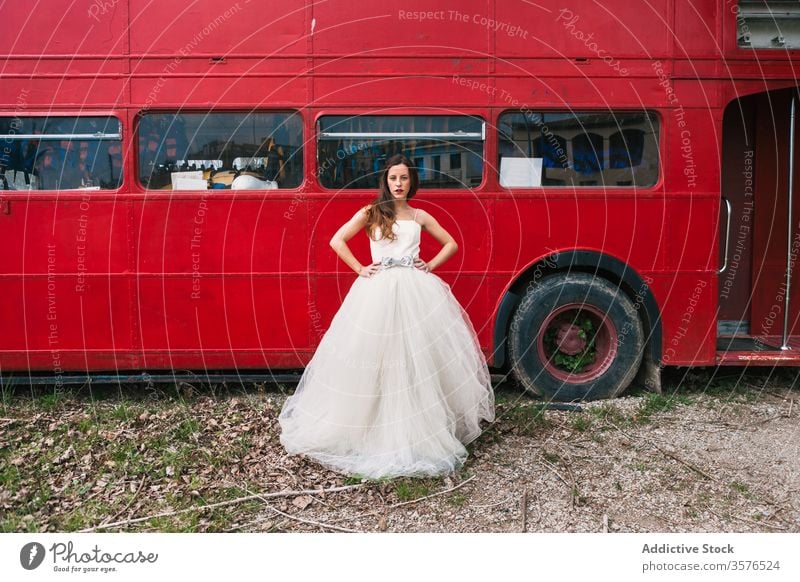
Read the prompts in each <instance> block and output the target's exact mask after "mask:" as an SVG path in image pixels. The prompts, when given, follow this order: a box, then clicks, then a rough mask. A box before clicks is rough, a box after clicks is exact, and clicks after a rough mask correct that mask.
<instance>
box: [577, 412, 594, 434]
mask: <svg viewBox="0 0 800 582" xmlns="http://www.w3.org/2000/svg"><path fill="white" fill-rule="evenodd" d="M590 426H592V419H591V418H589V416H588V415H586V414H577V415H575V417H574V418H573V419H572V428H573V429H575V430H576V431H578V432H585V431H586V430H587V429H588V428H589V427H590Z"/></svg>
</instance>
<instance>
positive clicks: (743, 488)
mask: <svg viewBox="0 0 800 582" xmlns="http://www.w3.org/2000/svg"><path fill="white" fill-rule="evenodd" d="M731 489H733V490H734V491H736V492H737V493H740V494H741V495H742V496H743V497H745V498H747V499H753V498H754V497H755V496H754V495H753V492H752V491H750V487H749V486H748V485H747V483H743V482H742V481H732V482H731Z"/></svg>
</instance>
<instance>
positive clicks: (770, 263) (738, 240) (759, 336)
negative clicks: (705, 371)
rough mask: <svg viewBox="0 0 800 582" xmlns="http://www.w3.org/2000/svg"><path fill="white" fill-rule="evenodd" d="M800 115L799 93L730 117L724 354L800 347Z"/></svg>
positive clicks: (737, 107) (749, 105)
mask: <svg viewBox="0 0 800 582" xmlns="http://www.w3.org/2000/svg"><path fill="white" fill-rule="evenodd" d="M799 117H800V102H798V97H797V92H796V91H795V90H780V91H771V92H767V93H760V94H757V95H751V96H747V97H744V98H741V99H738V100H735V101H733V102H732V103H731V104H730V105H729V106H728V107H727V109H726V111H725V115H724V120H723V136H722V142H723V162H722V198H723V199H722V204H721V212H722V215H723V216H722V220H721V221H720V225H721V232H720V243H721V244H720V254H721V260H720V264H721V270H722V272H721V273H720V275H719V277H720V278H719V319H718V336H719V341H718V349H719V350H724V351H750V350H764V351H785V350H788V349H791V348H798V349H800V342H796V341H795V339H793V338H794V337H795V336H797V335H799V334H800V323H798V318H799V317H800V261H798V258H800V257H799V255H800V196H798V186H799V184H798V180H797V168H798V166H800V156H799V155H798V150H799V149H800V148H798V147H797V143H796V141H797V139H798V138H800V132H798V118H799ZM726 215H727V216H726ZM799 339H800V338H799Z"/></svg>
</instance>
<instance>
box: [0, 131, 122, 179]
mask: <svg viewBox="0 0 800 582" xmlns="http://www.w3.org/2000/svg"><path fill="white" fill-rule="evenodd" d="M121 184H122V128H121V125H120V121H119V120H118V119H116V118H115V117H18V116H14V117H0V189H5V190H100V189H103V190H114V189H116V188H119V186H120V185H121Z"/></svg>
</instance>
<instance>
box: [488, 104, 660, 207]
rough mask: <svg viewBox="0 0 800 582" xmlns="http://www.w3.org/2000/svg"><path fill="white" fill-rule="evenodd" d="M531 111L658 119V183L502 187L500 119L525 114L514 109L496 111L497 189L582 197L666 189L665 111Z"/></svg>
mask: <svg viewBox="0 0 800 582" xmlns="http://www.w3.org/2000/svg"><path fill="white" fill-rule="evenodd" d="M528 109H529V110H530V111H532V112H533V113H571V114H579V113H614V114H619V113H642V112H644V113H646V114H647V115H649V116H652V117H655V119H656V121H657V122H658V139H657V140H656V146H657V147H658V175H657V177H656V181H655V182H653V184H652V185H649V186H635V185H634V186H617V185H610V186H608V185H607V186H604V185H602V184H597V185H594V186H576V185H564V186H555V185H542V186H502V185H501V184H500V153H499V152H500V117H502V116H503V115H505V114H507V113H521V112H522V109H514V108H502V109H497V110H496V116H495V117H494V121H495V123H494V138H495V144H496V148H495V151H494V156H495V160H496V163H495V164H493V166H494V169H495V171H494V172H493V174H494V178H495V179H496V181H497V187H498V188H499V189H500V190H501V191H505V192H510V191H514V192H526V193H534V192H541V191H543V190H544V191H549V193H550V194H553V193H557V192H563V191H570V192H572V191H579V192H582V193H589V192H596V191H601V192H608V191H609V190H613V191H615V192H617V191H619V192H637V193H638V192H655V191H659V190H662V189H663V185H664V165H665V164H666V163H667V160H666V158H665V152H666V150H665V149H664V147H665V143H664V140H665V139H666V138H665V125H664V115H662V111H661V109H660V108H658V109H656V108H652V107H647V108H644V109H631V108H629V107H623V108H619V109H616V108H615V109H613V110H612V111H609V110H608V109H598V108H596V107H587V108H586V109H583V108H579V109H553V108H552V107H542V108H537V107H535V106H534V107H528Z"/></svg>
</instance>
